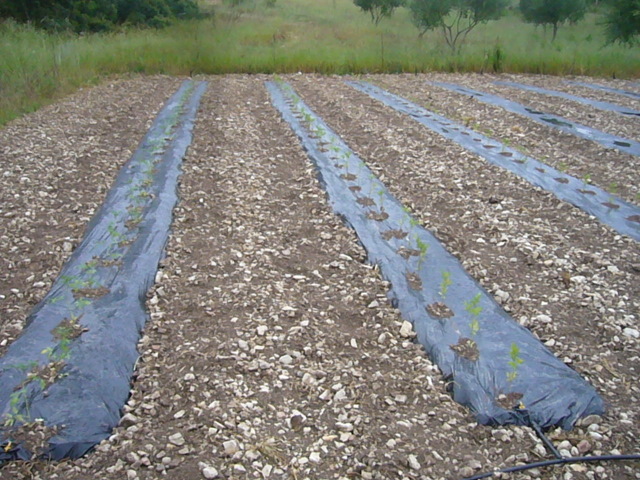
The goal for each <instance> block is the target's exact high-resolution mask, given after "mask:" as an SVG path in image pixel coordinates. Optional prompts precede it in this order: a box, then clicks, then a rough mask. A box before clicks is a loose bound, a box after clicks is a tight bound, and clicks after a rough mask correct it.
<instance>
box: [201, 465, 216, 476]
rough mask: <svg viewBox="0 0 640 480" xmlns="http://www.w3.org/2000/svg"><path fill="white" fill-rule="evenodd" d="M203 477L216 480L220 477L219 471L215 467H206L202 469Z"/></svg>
mask: <svg viewBox="0 0 640 480" xmlns="http://www.w3.org/2000/svg"><path fill="white" fill-rule="evenodd" d="M202 476H203V477H204V478H208V479H210V478H216V477H217V476H218V470H216V469H215V468H214V467H205V468H203V469H202Z"/></svg>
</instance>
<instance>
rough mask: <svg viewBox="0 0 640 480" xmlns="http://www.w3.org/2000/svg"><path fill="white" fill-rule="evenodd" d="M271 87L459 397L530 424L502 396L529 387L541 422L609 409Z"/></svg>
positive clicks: (286, 95)
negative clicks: (469, 354)
mask: <svg viewBox="0 0 640 480" xmlns="http://www.w3.org/2000/svg"><path fill="white" fill-rule="evenodd" d="M267 89H268V90H269V93H270V94H271V98H272V102H273V104H274V106H275V107H276V108H277V109H278V110H280V112H281V114H282V116H283V118H284V119H285V120H286V121H287V122H288V123H289V124H290V125H291V128H292V129H293V130H294V132H295V133H296V134H297V135H298V137H299V138H300V140H301V142H302V145H303V146H304V148H305V149H306V150H307V152H308V154H309V157H310V158H311V160H312V161H313V162H314V163H315V165H316V167H317V169H318V172H319V177H320V181H321V183H322V184H323V186H324V188H325V189H326V191H327V194H328V198H329V201H330V203H331V205H332V207H333V209H334V211H335V212H336V213H337V214H338V215H339V216H340V217H341V218H343V219H344V220H345V221H346V223H347V224H349V225H350V226H351V227H352V228H353V229H354V230H355V232H356V234H357V235H358V238H359V240H360V242H361V243H362V245H363V246H364V248H365V249H366V251H367V254H368V258H369V261H370V262H371V263H373V264H378V265H379V266H380V270H381V272H382V275H383V276H384V277H385V278H386V279H387V280H388V281H389V282H390V283H391V289H390V291H389V297H390V299H391V301H392V303H393V304H394V305H395V306H397V308H399V310H400V312H401V314H402V316H403V317H404V318H405V319H406V320H407V321H409V322H411V323H412V324H413V326H414V330H415V331H416V334H417V339H418V341H419V342H420V343H421V344H422V345H423V346H424V348H425V350H426V352H427V353H428V354H429V356H430V357H431V358H432V359H433V361H435V362H436V363H437V364H438V366H439V367H440V369H441V370H442V372H443V373H444V375H445V376H447V377H450V378H452V382H451V385H452V388H453V396H454V399H455V400H456V401H458V402H460V403H461V404H463V405H466V406H468V407H470V408H471V409H472V410H473V412H475V414H476V416H477V419H478V421H479V422H481V423H484V424H520V425H524V424H528V423H527V422H528V421H525V419H524V416H523V415H522V412H521V411H518V410H516V409H511V406H510V405H507V406H506V409H505V408H503V407H502V406H500V405H499V404H498V403H497V400H496V399H497V398H498V397H499V396H500V395H501V394H504V395H507V394H514V393H521V394H522V395H523V397H522V399H521V401H522V402H523V403H524V405H525V406H526V408H527V409H528V413H529V415H530V416H531V419H532V420H533V421H534V422H535V423H536V424H538V425H540V426H541V427H543V428H544V427H550V426H552V425H561V426H563V427H564V428H566V429H568V428H571V427H572V425H573V424H574V422H575V421H576V420H577V419H578V418H580V417H582V416H585V415H590V414H602V412H603V402H602V400H601V399H600V397H599V396H598V395H597V393H596V391H595V390H594V388H593V387H592V386H591V385H589V384H588V383H587V382H586V381H585V380H584V379H582V378H581V377H580V375H578V373H576V372H575V371H574V370H572V369H571V368H569V367H568V366H566V365H565V364H564V363H562V362H561V361H560V360H558V359H557V358H555V357H554V356H553V355H552V354H551V353H550V352H549V350H547V349H546V348H545V347H544V345H542V344H541V343H540V342H539V341H538V340H537V339H536V338H535V337H534V336H533V335H532V334H531V333H530V332H529V331H528V330H526V329H525V328H523V327H522V326H520V325H519V324H517V323H516V322H515V321H513V320H512V319H511V318H510V316H509V315H508V314H507V313H506V312H505V311H504V310H503V309H502V308H501V307H500V306H499V305H498V304H497V303H496V302H495V300H494V299H493V298H492V297H491V296H490V295H489V294H487V292H485V291H484V290H483V289H482V287H481V286H480V285H479V284H478V283H477V282H476V281H475V280H474V279H473V278H472V277H470V276H469V275H468V274H467V273H466V272H465V270H464V269H463V268H462V266H461V265H460V263H459V262H458V260H457V259H456V258H455V257H453V256H452V255H451V254H449V253H448V252H447V251H446V250H445V249H444V248H443V247H442V245H441V244H440V243H439V242H438V240H437V239H436V238H435V237H434V236H433V235H432V234H431V233H429V232H428V231H427V230H425V229H424V228H422V227H421V226H419V225H418V223H417V222H416V221H415V220H414V219H413V218H412V217H411V216H410V215H409V214H408V213H407V212H406V211H405V209H403V206H402V205H401V204H400V203H399V202H398V201H397V200H396V199H395V198H394V197H393V196H392V195H391V194H390V193H389V192H388V191H387V189H386V187H385V186H384V184H383V183H382V182H380V181H379V180H378V179H377V178H376V176H375V175H374V174H373V173H372V172H371V170H369V168H368V167H367V166H366V165H365V164H364V163H363V162H362V161H361V160H360V159H359V158H358V157H357V156H356V155H355V154H353V152H352V151H351V150H350V149H349V148H348V147H347V145H346V144H345V143H344V142H343V141H342V140H341V139H340V137H338V136H337V135H336V134H335V133H333V132H332V131H331V129H330V128H329V127H328V126H327V125H326V124H325V123H324V122H323V121H322V120H321V119H320V118H319V117H317V116H316V115H315V114H314V113H313V112H312V111H311V110H310V109H309V107H308V106H306V105H305V104H304V102H302V100H301V99H300V97H299V96H298V95H297V94H296V93H295V92H294V91H293V89H292V88H291V87H290V86H289V85H288V84H284V83H273V82H267ZM305 124H306V126H305ZM386 216H388V217H387V218H386V219H384V218H385V217H386ZM374 217H375V218H374ZM404 234H406V237H403V235H404ZM421 245H422V247H425V246H426V248H421ZM411 250H418V251H425V250H426V256H421V255H418V256H416V255H413V256H408V255H403V253H402V252H407V251H411ZM447 277H448V278H449V282H448V283H450V284H449V285H448V287H447V286H446V283H445V281H444V279H445V278H447ZM420 284H421V285H420ZM438 302H441V303H442V304H446V306H447V307H448V308H449V309H450V310H451V311H452V313H453V316H450V317H449V318H444V317H445V316H446V315H444V316H442V317H443V318H441V316H440V315H439V314H438V313H437V312H438V310H440V311H441V312H442V311H445V310H444V309H442V308H440V309H438V308H437V303H438ZM428 309H429V310H428ZM430 312H436V314H432V313H430ZM474 318H475V321H474ZM474 324H475V325H474ZM462 338H468V339H470V340H471V341H472V342H474V343H475V344H476V346H477V353H478V358H477V359H476V360H475V361H474V360H472V359H467V358H466V357H465V356H463V355H459V354H458V353H454V351H453V350H452V348H451V346H455V345H456V344H458V343H459V340H460V339H462ZM514 345H516V346H517V347H518V348H519V354H518V355H516V359H519V360H521V364H520V365H518V367H517V369H516V375H515V378H511V380H509V378H508V377H509V374H510V373H511V374H512V375H513V367H512V366H511V365H510V364H509V362H514V361H515V362H516V363H520V362H517V360H514V358H513V356H512V352H513V346H514ZM513 398H515V397H513Z"/></svg>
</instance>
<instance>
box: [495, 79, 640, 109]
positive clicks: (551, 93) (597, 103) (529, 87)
mask: <svg viewBox="0 0 640 480" xmlns="http://www.w3.org/2000/svg"><path fill="white" fill-rule="evenodd" d="M493 83H495V84H496V85H504V86H506V87H513V88H519V89H521V90H526V91H529V92H536V93H542V94H544V95H549V96H552V97H558V98H564V99H567V100H571V101H574V102H578V103H583V104H585V105H590V106H592V107H595V108H598V109H600V110H605V111H609V112H616V113H620V114H622V115H634V116H640V112H639V111H637V110H633V109H632V108H628V107H624V106H622V105H616V104H615V103H609V102H600V101H598V100H591V99H590V98H585V97H579V96H577V95H571V94H570V93H565V92H558V91H557V90H548V89H546V88H542V87H536V86H534V85H527V84H524V83H517V82H493Z"/></svg>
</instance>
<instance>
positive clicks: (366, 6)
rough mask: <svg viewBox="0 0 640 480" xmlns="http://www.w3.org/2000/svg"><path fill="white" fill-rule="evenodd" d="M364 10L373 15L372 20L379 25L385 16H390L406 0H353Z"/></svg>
mask: <svg viewBox="0 0 640 480" xmlns="http://www.w3.org/2000/svg"><path fill="white" fill-rule="evenodd" d="M353 3H355V4H356V6H357V7H360V9H361V10H362V11H363V12H368V13H369V14H370V15H371V21H372V22H373V23H374V24H375V25H378V23H380V20H382V19H383V18H384V17H390V16H391V15H392V14H393V11H394V10H395V9H396V8H398V7H401V6H403V5H404V0H353Z"/></svg>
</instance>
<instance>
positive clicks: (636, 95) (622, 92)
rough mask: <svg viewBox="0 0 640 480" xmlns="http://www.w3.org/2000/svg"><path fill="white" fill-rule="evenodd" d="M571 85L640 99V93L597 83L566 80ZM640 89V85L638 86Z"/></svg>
mask: <svg viewBox="0 0 640 480" xmlns="http://www.w3.org/2000/svg"><path fill="white" fill-rule="evenodd" d="M565 82H566V83H568V84H569V85H578V86H580V87H587V88H591V89H592V90H602V91H603V92H609V93H616V94H618V95H624V96H625V97H629V98H634V99H636V100H638V99H640V93H637V92H632V91H630V90H621V89H619V88H612V87H605V86H604V85H596V84H595V83H585V82H576V81H572V80H565ZM638 87H640V85H638Z"/></svg>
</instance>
